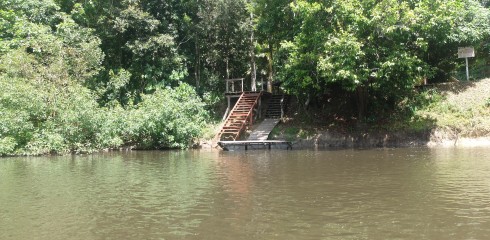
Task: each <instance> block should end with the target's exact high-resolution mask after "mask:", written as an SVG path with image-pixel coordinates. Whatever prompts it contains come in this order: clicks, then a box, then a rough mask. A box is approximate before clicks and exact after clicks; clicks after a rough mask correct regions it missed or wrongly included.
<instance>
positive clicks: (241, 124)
mask: <svg viewBox="0 0 490 240" xmlns="http://www.w3.org/2000/svg"><path fill="white" fill-rule="evenodd" d="M261 95H262V93H261V92H260V93H257V92H243V93H242V94H241V95H240V98H239V99H238V101H237V103H236V104H235V106H234V107H233V109H232V110H231V112H230V114H229V115H228V117H227V118H226V120H225V122H224V124H223V127H222V128H221V130H220V132H219V133H218V136H217V138H218V139H219V140H233V141H236V140H237V139H238V138H239V137H240V134H241V133H242V132H243V131H244V130H245V128H246V127H247V125H252V124H253V111H254V108H255V106H256V105H257V104H258V102H259V99H260V97H261Z"/></svg>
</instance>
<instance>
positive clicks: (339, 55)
mask: <svg viewBox="0 0 490 240" xmlns="http://www.w3.org/2000/svg"><path fill="white" fill-rule="evenodd" d="M292 6H293V10H294V11H295V13H296V16H297V17H298V18H299V19H300V21H301V31H300V32H299V33H298V34H296V35H295V37H294V39H293V40H292V41H283V42H282V48H283V49H284V50H285V51H286V52H288V57H287V60H286V64H285V65H284V71H283V72H282V73H281V74H282V75H283V76H284V79H286V85H285V87H286V88H287V89H288V90H289V91H290V92H292V93H295V94H300V95H301V94H304V93H316V94H319V93H322V92H323V91H324V90H325V89H326V88H328V87H329V85H331V84H332V83H338V84H340V85H341V86H343V88H344V89H345V90H346V91H351V92H355V93H356V96H357V103H358V104H357V106H358V119H360V120H362V119H364V117H365V114H366V111H367V107H368V101H369V100H371V101H372V100H373V99H374V97H376V99H378V100H377V101H384V102H387V103H391V104H390V105H391V106H394V104H395V103H396V102H397V101H398V100H399V99H401V98H402V97H403V96H404V93H406V92H407V91H408V90H410V89H412V88H413V86H414V85H415V84H416V83H418V82H419V81H420V79H422V78H434V77H437V76H438V75H437V73H439V72H444V73H447V72H449V71H450V70H451V69H454V67H455V64H454V63H455V60H454V53H455V50H454V51H447V49H457V47H456V46H458V45H460V44H470V43H473V44H478V43H479V42H480V43H481V42H482V41H483V40H484V39H485V37H486V36H488V33H489V31H488V26H489V23H488V16H489V15H488V10H486V9H483V8H482V7H481V6H480V5H479V4H478V3H477V2H475V1H471V0H468V1H460V0H452V1H429V0H420V1H398V0H382V1H370V0H364V1H361V0H348V1H337V0H332V1H327V2H323V1H322V2H317V1H304V0H301V1H297V2H296V3H295V4H293V5H292ZM462 20H463V21H462ZM485 21H486V22H485Z"/></svg>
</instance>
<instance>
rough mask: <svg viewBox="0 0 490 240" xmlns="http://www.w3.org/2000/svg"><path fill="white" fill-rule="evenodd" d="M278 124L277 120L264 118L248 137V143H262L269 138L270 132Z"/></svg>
mask: <svg viewBox="0 0 490 240" xmlns="http://www.w3.org/2000/svg"><path fill="white" fill-rule="evenodd" d="M278 123H279V119H274V118H266V119H264V121H262V122H261V123H260V124H259V126H257V128H256V129H254V130H253V131H252V133H250V136H249V137H248V139H247V140H248V141H264V140H267V138H269V135H270V134H271V132H272V130H273V129H274V128H275V127H276V125H277V124H278Z"/></svg>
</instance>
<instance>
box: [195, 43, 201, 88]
mask: <svg viewBox="0 0 490 240" xmlns="http://www.w3.org/2000/svg"><path fill="white" fill-rule="evenodd" d="M198 42H199V41H198V39H197V38H196V45H195V47H196V62H195V66H194V67H195V69H194V76H195V78H196V89H197V90H199V87H200V85H201V57H200V56H199V54H200V53H199V44H198Z"/></svg>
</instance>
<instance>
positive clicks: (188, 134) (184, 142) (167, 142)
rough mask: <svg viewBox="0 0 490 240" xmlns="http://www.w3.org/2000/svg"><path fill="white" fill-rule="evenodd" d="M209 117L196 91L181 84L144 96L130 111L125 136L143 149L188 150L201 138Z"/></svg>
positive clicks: (124, 131)
mask: <svg viewBox="0 0 490 240" xmlns="http://www.w3.org/2000/svg"><path fill="white" fill-rule="evenodd" d="M207 118H208V116H207V112H206V111H205V109H204V104H203V103H202V101H201V99H200V98H199V96H197V94H196V92H195V90H194V89H193V88H192V87H191V86H189V85H187V84H181V85H180V86H179V87H177V88H173V89H172V88H164V89H157V90H156V92H155V93H153V94H151V95H146V96H144V97H143V101H142V102H141V103H140V104H138V105H137V106H136V108H135V109H134V110H131V111H130V112H129V117H128V123H127V128H125V129H124V130H123V135H124V136H126V138H127V139H126V140H127V141H128V142H132V143H135V144H137V145H138V147H140V148H187V147H189V146H190V145H192V144H193V141H195V140H197V138H198V137H199V136H201V135H202V131H203V129H204V128H205V127H206V119H207Z"/></svg>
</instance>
